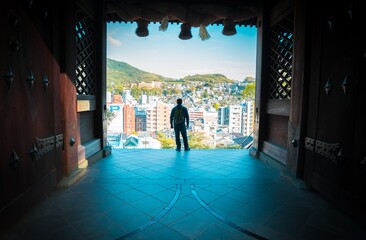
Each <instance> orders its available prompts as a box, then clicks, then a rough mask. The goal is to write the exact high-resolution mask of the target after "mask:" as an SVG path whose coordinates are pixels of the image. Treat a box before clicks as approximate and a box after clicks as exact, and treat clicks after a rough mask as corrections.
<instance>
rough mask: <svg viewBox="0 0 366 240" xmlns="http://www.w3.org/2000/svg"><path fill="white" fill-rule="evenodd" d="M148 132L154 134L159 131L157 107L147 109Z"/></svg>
mask: <svg viewBox="0 0 366 240" xmlns="http://www.w3.org/2000/svg"><path fill="white" fill-rule="evenodd" d="M145 110H146V131H148V132H154V131H156V130H157V124H158V122H157V115H156V114H157V112H156V106H155V107H154V106H149V107H147V108H146V109H145Z"/></svg>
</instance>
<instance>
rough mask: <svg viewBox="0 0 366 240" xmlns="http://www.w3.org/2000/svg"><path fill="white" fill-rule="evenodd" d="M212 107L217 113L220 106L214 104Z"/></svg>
mask: <svg viewBox="0 0 366 240" xmlns="http://www.w3.org/2000/svg"><path fill="white" fill-rule="evenodd" d="M212 107H213V108H215V109H216V111H218V110H219V107H220V104H218V103H214V104H212Z"/></svg>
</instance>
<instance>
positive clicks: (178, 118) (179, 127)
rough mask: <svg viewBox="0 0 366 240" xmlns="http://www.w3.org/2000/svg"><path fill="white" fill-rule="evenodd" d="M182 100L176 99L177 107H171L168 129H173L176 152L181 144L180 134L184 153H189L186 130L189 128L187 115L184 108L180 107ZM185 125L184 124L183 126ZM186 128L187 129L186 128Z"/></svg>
mask: <svg viewBox="0 0 366 240" xmlns="http://www.w3.org/2000/svg"><path fill="white" fill-rule="evenodd" d="M182 102H183V101H182V99H181V98H178V99H177V106H175V107H173V109H172V111H171V113H170V127H171V128H174V132H175V144H176V145H177V148H176V149H175V150H176V151H180V147H181V142H180V134H182V138H183V144H184V151H189V150H190V148H189V146H188V138H187V128H188V127H189V115H188V110H187V108H186V107H184V106H183V105H182ZM185 123H186V124H185ZM186 126H187V128H186Z"/></svg>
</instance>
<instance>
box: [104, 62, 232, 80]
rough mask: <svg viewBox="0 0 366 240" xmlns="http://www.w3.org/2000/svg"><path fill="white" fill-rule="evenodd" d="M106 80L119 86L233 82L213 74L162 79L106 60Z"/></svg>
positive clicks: (127, 65)
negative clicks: (160, 83) (152, 83)
mask: <svg viewBox="0 0 366 240" xmlns="http://www.w3.org/2000/svg"><path fill="white" fill-rule="evenodd" d="M107 80H108V85H109V86H111V85H120V84H127V83H140V82H197V81H203V82H208V83H229V82H234V81H233V80H231V79H228V78H227V77H226V76H225V75H223V74H219V73H215V74H196V75H193V76H186V77H184V78H182V79H173V78H168V77H164V76H161V75H158V74H155V73H150V72H145V71H143V70H140V69H138V68H136V67H133V66H131V65H130V64H128V63H125V62H121V61H116V60H113V59H110V58H107Z"/></svg>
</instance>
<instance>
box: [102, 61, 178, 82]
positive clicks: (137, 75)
mask: <svg viewBox="0 0 366 240" xmlns="http://www.w3.org/2000/svg"><path fill="white" fill-rule="evenodd" d="M107 79H108V82H110V83H112V82H114V83H115V84H118V83H119V84H120V83H122V84H125V83H139V82H153V81H156V82H165V81H172V80H173V79H172V78H167V77H163V76H160V75H158V74H154V73H149V72H145V71H142V70H140V69H138V68H135V67H133V66H131V65H129V64H128V63H125V62H118V61H116V60H113V59H109V58H107Z"/></svg>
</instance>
